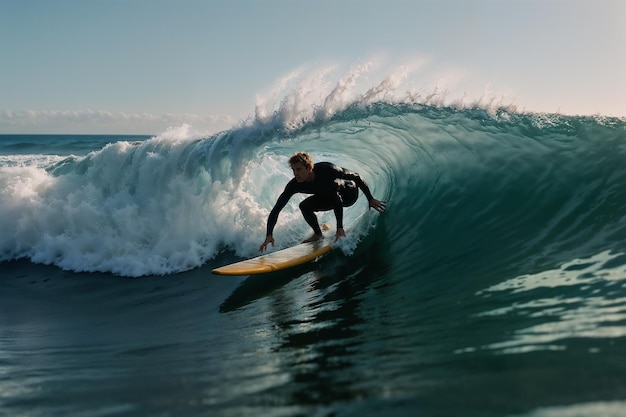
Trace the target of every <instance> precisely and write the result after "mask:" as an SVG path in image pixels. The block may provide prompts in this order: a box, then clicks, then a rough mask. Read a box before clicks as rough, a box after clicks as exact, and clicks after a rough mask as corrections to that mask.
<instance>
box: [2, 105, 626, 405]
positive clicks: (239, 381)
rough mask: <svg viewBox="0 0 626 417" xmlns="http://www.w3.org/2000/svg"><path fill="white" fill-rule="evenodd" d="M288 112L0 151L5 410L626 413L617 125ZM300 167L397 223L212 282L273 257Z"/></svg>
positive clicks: (623, 215)
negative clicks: (307, 164)
mask: <svg viewBox="0 0 626 417" xmlns="http://www.w3.org/2000/svg"><path fill="white" fill-rule="evenodd" d="M287 101H288V100H286V101H285V103H283V106H282V107H281V108H280V109H279V111H276V112H273V113H272V112H269V113H266V114H261V113H258V114H257V116H256V117H255V118H254V119H253V120H251V121H248V122H246V123H242V124H241V126H237V127H233V128H232V129H230V130H227V131H224V132H220V133H217V134H214V135H211V136H208V137H202V136H197V135H194V134H191V133H190V129H189V126H181V127H179V128H174V129H170V130H168V131H166V132H163V133H161V134H159V135H156V136H137V137H131V136H68V135H40V136H30V135H22V136H11V135H4V136H0V227H1V234H0V414H2V415H6V416H29V417H36V416H359V417H361V416H411V417H412V416H481V417H482V416H533V417H535V416H545V417H553V416H594V417H595V416H623V415H626V188H625V187H626V122H625V121H624V120H623V119H615V118H607V117H601V116H593V117H591V116H563V115H556V114H538V113H523V112H516V111H513V110H507V109H505V108H487V107H480V106H477V107H471V106H465V107H454V106H440V105H435V104H416V103H413V104H406V103H399V102H393V101H389V102H386V101H384V100H383V101H379V102H372V103H366V104H364V103H362V102H356V101H355V102H353V103H347V104H346V105H344V106H342V107H340V108H338V109H336V110H335V111H332V112H323V111H319V109H314V111H312V112H311V113H309V116H307V117H301V115H300V114H297V112H295V113H294V112H288V111H287V109H288V108H290V109H293V108H294V107H293V106H292V107H289V103H287ZM299 150H307V151H309V152H310V153H311V154H312V156H313V157H314V159H315V160H316V161H322V160H327V161H332V162H335V163H337V164H339V165H342V166H344V167H347V168H350V169H352V170H354V171H357V172H359V173H360V174H361V175H362V176H363V177H364V178H365V179H366V181H367V182H368V184H369V185H370V188H371V189H372V192H373V194H374V196H375V197H377V198H379V199H382V200H386V201H387V202H388V210H387V212H386V213H384V214H382V215H380V214H378V213H376V212H374V210H368V209H367V203H366V202H365V201H364V199H363V198H362V197H361V199H360V200H359V201H358V202H357V204H356V205H355V206H353V207H351V208H349V209H347V210H346V212H345V223H346V225H347V227H348V236H347V238H346V239H344V240H343V242H341V244H340V245H339V247H338V248H337V249H336V250H334V251H333V252H332V253H331V254H329V255H328V256H326V257H324V258H322V259H320V260H318V261H317V262H315V263H311V264H309V265H306V266H303V267H301V268H295V269H292V270H288V271H284V272H280V273H275V274H270V275H265V276H256V277H223V276H216V275H212V274H211V269H212V268H214V267H216V266H219V265H223V264H225V263H228V262H231V261H234V260H238V259H242V258H246V257H250V256H253V255H255V254H256V253H257V251H258V247H259V245H260V244H261V243H262V242H263V239H264V230H265V221H266V218H267V215H268V212H269V210H270V209H271V208H272V205H273V203H274V201H275V199H276V198H277V196H278V194H279V193H280V192H281V191H282V188H283V187H284V185H285V183H286V182H287V181H288V180H289V179H290V176H291V172H290V169H289V167H288V165H287V159H288V158H289V156H290V155H291V154H292V153H293V152H295V151H299ZM300 199H301V198H298V197H297V196H296V197H294V198H293V199H292V201H291V202H290V204H289V205H288V206H287V207H286V208H285V210H284V211H283V212H282V214H281V216H280V219H279V223H278V225H277V227H276V232H275V238H276V242H277V248H281V247H286V246H289V245H291V244H294V243H296V242H298V241H299V240H300V239H302V238H303V237H304V236H306V235H307V234H308V233H309V231H308V230H307V226H306V224H305V223H304V221H303V220H302V218H301V216H300V215H299V213H298V207H297V204H298V202H299V201H300ZM321 219H322V221H327V222H329V223H331V224H333V221H334V220H333V218H332V216H329V215H328V214H323V215H321Z"/></svg>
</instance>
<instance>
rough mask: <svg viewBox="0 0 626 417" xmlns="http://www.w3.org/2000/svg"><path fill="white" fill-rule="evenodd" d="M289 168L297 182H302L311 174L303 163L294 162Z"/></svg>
mask: <svg viewBox="0 0 626 417" xmlns="http://www.w3.org/2000/svg"><path fill="white" fill-rule="evenodd" d="M291 170H292V171H293V176H294V177H295V178H296V181H298V182H304V181H306V180H307V179H308V178H309V175H310V174H311V170H310V169H308V168H307V167H306V166H304V164H301V163H296V164H293V165H292V166H291Z"/></svg>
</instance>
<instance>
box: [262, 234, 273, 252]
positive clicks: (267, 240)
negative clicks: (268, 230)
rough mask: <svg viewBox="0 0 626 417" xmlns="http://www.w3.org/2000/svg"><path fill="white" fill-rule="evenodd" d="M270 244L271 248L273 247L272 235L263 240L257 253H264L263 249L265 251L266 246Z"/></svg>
mask: <svg viewBox="0 0 626 417" xmlns="http://www.w3.org/2000/svg"><path fill="white" fill-rule="evenodd" d="M270 243H271V244H272V246H274V237H273V236H272V235H270V236H268V237H266V238H265V242H263V244H262V245H261V247H260V248H259V252H265V249H267V246H268V245H269V244H270Z"/></svg>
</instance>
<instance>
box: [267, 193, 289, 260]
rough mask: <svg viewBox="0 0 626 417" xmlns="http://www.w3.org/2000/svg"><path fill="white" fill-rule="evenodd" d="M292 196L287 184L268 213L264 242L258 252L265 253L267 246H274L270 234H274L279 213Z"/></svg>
mask: <svg viewBox="0 0 626 417" xmlns="http://www.w3.org/2000/svg"><path fill="white" fill-rule="evenodd" d="M292 195H294V192H293V191H292V190H291V189H290V187H289V184H287V186H286V187H285V191H283V192H282V194H281V195H280V196H279V197H278V200H276V204H274V208H273V209H272V211H271V212H270V215H269V216H268V218H267V232H266V234H265V242H263V244H262V245H261V247H260V248H259V252H263V251H265V249H267V246H268V245H269V244H270V243H271V244H272V246H274V237H273V236H272V234H273V233H274V226H276V222H278V215H279V214H280V211H281V210H282V209H283V208H285V206H286V205H287V203H288V202H289V199H290V198H291V196H292Z"/></svg>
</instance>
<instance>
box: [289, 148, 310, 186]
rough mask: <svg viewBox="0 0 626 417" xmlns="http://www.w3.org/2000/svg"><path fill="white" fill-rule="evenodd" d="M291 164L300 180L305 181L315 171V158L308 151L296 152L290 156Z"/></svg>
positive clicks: (297, 178)
mask: <svg viewBox="0 0 626 417" xmlns="http://www.w3.org/2000/svg"><path fill="white" fill-rule="evenodd" d="M289 166H290V167H291V170H292V171H293V176H294V177H295V178H296V181H298V182H304V181H306V180H308V179H309V178H310V177H311V173H312V172H313V158H311V155H309V154H308V152H296V153H294V154H293V155H292V156H291V158H289Z"/></svg>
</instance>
